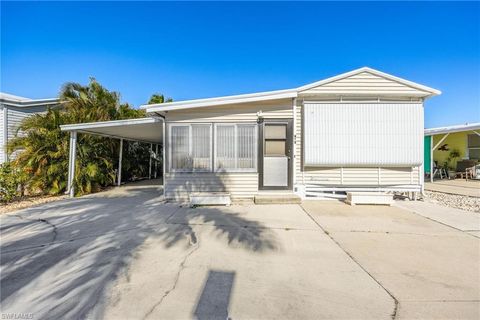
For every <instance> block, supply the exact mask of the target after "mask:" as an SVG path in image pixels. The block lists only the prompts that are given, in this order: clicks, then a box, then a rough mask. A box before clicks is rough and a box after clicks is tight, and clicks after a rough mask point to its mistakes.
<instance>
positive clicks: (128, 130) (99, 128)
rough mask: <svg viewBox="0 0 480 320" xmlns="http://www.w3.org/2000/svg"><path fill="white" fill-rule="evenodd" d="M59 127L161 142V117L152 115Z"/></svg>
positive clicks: (118, 137) (122, 137) (108, 135)
mask: <svg viewBox="0 0 480 320" xmlns="http://www.w3.org/2000/svg"><path fill="white" fill-rule="evenodd" d="M60 129H61V130H62V131H76V132H83V133H90V134H95V135H100V136H106V137H111V138H117V139H124V140H133V141H141V142H147V143H154V144H162V142H163V119H159V118H154V117H148V118H139V119H128V120H114V121H101V122H88V123H75V124H67V125H62V126H60Z"/></svg>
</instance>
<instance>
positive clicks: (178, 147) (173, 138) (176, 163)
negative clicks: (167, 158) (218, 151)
mask: <svg viewBox="0 0 480 320" xmlns="http://www.w3.org/2000/svg"><path fill="white" fill-rule="evenodd" d="M211 145H212V137H211V125H210V124H193V125H172V126H171V131H170V150H171V163H170V167H171V169H172V170H173V171H196V170H199V171H206V170H210V169H211V162H212V158H211Z"/></svg>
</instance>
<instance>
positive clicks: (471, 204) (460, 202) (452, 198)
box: [425, 191, 480, 213]
mask: <svg viewBox="0 0 480 320" xmlns="http://www.w3.org/2000/svg"><path fill="white" fill-rule="evenodd" d="M425 194H426V196H427V197H426V199H425V201H429V202H432V203H437V204H440V205H442V206H446V207H450V208H456V209H462V210H465V211H471V212H477V213H480V198H476V197H469V196H462V195H456V194H449V193H443V192H434V191H425Z"/></svg>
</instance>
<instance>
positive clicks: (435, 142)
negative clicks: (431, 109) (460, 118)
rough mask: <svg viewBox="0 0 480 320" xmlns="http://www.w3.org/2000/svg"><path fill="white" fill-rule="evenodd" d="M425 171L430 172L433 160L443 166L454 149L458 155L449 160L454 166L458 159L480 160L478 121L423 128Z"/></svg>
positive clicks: (479, 127)
mask: <svg viewBox="0 0 480 320" xmlns="http://www.w3.org/2000/svg"><path fill="white" fill-rule="evenodd" d="M424 145H425V161H424V162H425V173H430V171H431V168H433V165H434V162H436V163H437V165H438V166H439V167H443V166H444V165H445V163H446V162H447V160H448V158H449V156H450V153H451V152H452V151H453V150H455V151H458V152H459V153H460V157H459V158H457V159H451V160H450V167H453V168H455V166H456V163H457V161H458V160H467V159H468V160H477V161H480V123H466V124H460V125H454V126H448V127H439V128H429V129H425V144H424Z"/></svg>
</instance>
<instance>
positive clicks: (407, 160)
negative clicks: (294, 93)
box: [304, 103, 423, 167]
mask: <svg viewBox="0 0 480 320" xmlns="http://www.w3.org/2000/svg"><path fill="white" fill-rule="evenodd" d="M304 108H305V110H304V116H305V119H304V128H305V132H304V136H305V141H304V147H305V150H304V151H305V154H304V155H305V165H307V166H344V167H345V166H351V167H369V166H375V167H378V166H398V167H407V166H408V167H411V166H418V165H420V164H421V163H422V161H423V155H422V140H423V107H422V104H421V103H345V104H340V103H305V106H304Z"/></svg>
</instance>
